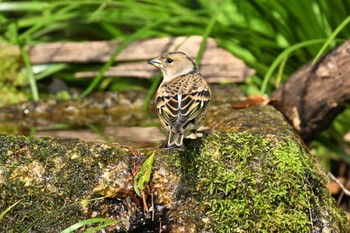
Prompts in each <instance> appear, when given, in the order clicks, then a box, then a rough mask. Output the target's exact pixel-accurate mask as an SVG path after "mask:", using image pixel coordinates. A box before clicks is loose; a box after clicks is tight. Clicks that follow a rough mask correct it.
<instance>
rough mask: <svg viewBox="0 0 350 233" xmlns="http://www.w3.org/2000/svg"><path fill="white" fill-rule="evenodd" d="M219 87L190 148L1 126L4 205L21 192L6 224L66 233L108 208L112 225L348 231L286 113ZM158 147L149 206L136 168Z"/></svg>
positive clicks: (0, 205) (7, 228)
mask: <svg viewBox="0 0 350 233" xmlns="http://www.w3.org/2000/svg"><path fill="white" fill-rule="evenodd" d="M223 90H224V92H227V89H223ZM227 93H229V92H227ZM216 96H219V98H217V99H216V100H213V104H212V106H211V109H210V111H209V117H208V119H207V122H206V123H207V125H208V126H210V127H211V129H212V130H211V132H210V133H208V134H207V135H206V136H205V137H203V138H199V139H196V140H186V142H185V143H186V149H185V150H184V151H177V150H170V149H163V150H159V149H154V148H148V149H132V148H128V147H125V146H121V145H119V144H107V143H86V142H83V141H80V140H74V139H52V138H31V137H24V136H9V135H0V210H1V211H3V210H5V209H6V208H7V207H9V206H11V205H12V204H14V203H16V202H18V201H19V203H18V204H17V205H15V206H14V207H12V208H11V209H10V211H9V212H8V213H6V214H5V216H4V217H3V219H0V231H1V232H18V231H20V232H22V231H25V230H26V229H27V230H28V229H30V231H31V232H60V231H62V230H63V229H65V228H67V227H68V226H70V225H72V224H74V223H76V222H78V221H80V220H83V219H89V218H93V217H104V218H109V219H113V220H120V222H119V223H118V224H116V225H111V226H109V227H107V228H106V229H105V230H106V231H107V232H124V230H127V231H128V232H159V228H160V227H161V228H162V230H163V232H175V233H177V232H349V225H348V223H347V218H346V215H345V214H344V212H343V211H342V210H340V209H339V208H338V207H337V206H336V205H335V202H334V200H333V199H332V197H331V196H330V194H329V192H328V189H327V183H328V179H327V176H326V175H325V173H324V172H323V171H322V170H321V169H320V168H319V166H318V165H317V161H316V159H315V158H313V157H312V156H310V155H309V154H308V153H307V151H306V149H305V148H304V147H303V144H302V143H301V142H300V141H299V138H298V137H297V136H296V135H295V133H294V131H293V129H292V128H291V127H290V126H289V124H288V123H287V122H285V120H284V119H283V116H282V115H281V114H280V113H278V112H277V111H276V110H274V108H272V107H270V106H265V105H255V106H252V107H249V108H245V109H238V110H237V109H233V108H232V102H230V101H229V100H228V98H225V97H224V96H221V97H220V93H218V92H217V95H216ZM153 152H155V153H156V156H155V161H154V167H153V171H152V177H151V182H150V185H149V188H150V189H149V192H148V191H145V200H146V203H145V205H146V206H148V209H149V210H150V211H149V212H147V210H146V209H144V205H143V201H142V199H141V198H140V197H138V196H137V195H136V194H135V192H134V190H133V174H134V173H135V171H137V168H138V166H139V165H141V164H142V162H143V161H144V160H145V158H146V157H147V156H148V155H149V154H151V153H153ZM91 226H93V225H91ZM91 226H89V227H91ZM85 229H86V228H85Z"/></svg>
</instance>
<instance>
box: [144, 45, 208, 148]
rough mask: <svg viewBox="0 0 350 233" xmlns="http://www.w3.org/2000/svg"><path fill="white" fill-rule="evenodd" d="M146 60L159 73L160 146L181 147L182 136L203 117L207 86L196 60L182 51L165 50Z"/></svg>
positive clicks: (206, 104) (199, 123)
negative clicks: (164, 131)
mask: <svg viewBox="0 0 350 233" xmlns="http://www.w3.org/2000/svg"><path fill="white" fill-rule="evenodd" d="M148 63H149V64H151V65H153V66H155V67H156V68H158V69H160V70H161V72H162V74H163V80H162V82H161V84H160V85H159V87H158V90H157V93H156V96H155V103H156V107H157V110H158V116H159V119H160V122H161V125H162V126H163V127H164V128H166V129H167V131H168V137H167V139H166V140H165V141H164V143H163V144H162V145H161V146H160V147H161V148H176V149H180V150H183V149H184V148H185V147H184V145H183V139H184V138H186V137H187V136H189V135H190V134H191V133H194V132H196V131H197V129H198V128H199V126H200V125H201V123H202V121H203V120H204V118H205V116H206V112H207V107H208V103H209V101H210V99H211V90H210V88H209V85H208V83H207V82H206V81H205V79H204V78H203V77H202V75H201V74H200V72H199V70H198V68H197V66H196V63H195V62H194V61H193V60H192V59H191V58H190V57H189V56H188V55H186V54H185V53H183V52H179V51H175V52H167V53H164V54H163V55H161V56H160V57H157V58H154V59H151V60H149V61H148Z"/></svg>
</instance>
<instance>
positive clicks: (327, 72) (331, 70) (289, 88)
mask: <svg viewBox="0 0 350 233" xmlns="http://www.w3.org/2000/svg"><path fill="white" fill-rule="evenodd" d="M349 64H350V41H347V42H345V43H344V44H342V45H341V46H339V47H338V48H336V49H335V50H334V51H332V52H330V53H329V54H326V55H324V56H323V57H322V58H321V59H320V61H318V62H317V63H316V64H315V65H312V64H311V63H310V64H308V65H305V66H303V67H302V68H300V69H299V70H298V71H296V72H295V73H294V74H293V75H291V76H290V77H289V78H288V80H287V81H286V82H285V83H284V84H283V85H282V86H281V87H280V88H278V89H277V90H276V91H275V92H274V93H272V95H271V99H272V100H273V102H274V105H275V106H276V107H277V108H278V109H279V110H280V111H281V112H282V113H283V114H284V115H285V116H286V117H287V118H288V119H289V120H290V122H292V123H293V125H294V128H295V129H297V130H298V131H299V133H300V135H301V137H302V138H303V139H304V140H305V141H306V142H310V141H312V140H313V139H314V138H315V137H316V136H317V135H318V134H319V133H320V132H321V131H322V130H324V129H326V128H328V127H329V126H330V124H331V123H332V121H333V120H334V118H335V117H336V116H337V115H338V114H339V113H340V112H342V111H343V110H344V109H345V106H344V105H343V103H350V65H349Z"/></svg>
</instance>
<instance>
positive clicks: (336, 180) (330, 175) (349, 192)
mask: <svg viewBox="0 0 350 233" xmlns="http://www.w3.org/2000/svg"><path fill="white" fill-rule="evenodd" d="M327 175H328V177H329V178H330V179H331V180H333V181H334V182H335V183H337V184H338V185H339V187H340V188H341V190H343V192H344V194H345V195H346V196H350V191H349V190H348V189H346V188H345V187H344V185H343V184H342V183H340V181H339V180H338V179H337V178H335V176H334V175H333V174H332V173H330V172H327Z"/></svg>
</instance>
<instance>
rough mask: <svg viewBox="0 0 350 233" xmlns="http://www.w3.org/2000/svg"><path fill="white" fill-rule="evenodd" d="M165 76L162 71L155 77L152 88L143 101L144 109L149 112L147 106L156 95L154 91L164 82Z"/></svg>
mask: <svg viewBox="0 0 350 233" xmlns="http://www.w3.org/2000/svg"><path fill="white" fill-rule="evenodd" d="M162 79H163V76H162V74H161V73H159V74H158V75H157V76H156V77H155V78H154V81H153V82H152V86H151V88H150V89H149V90H148V92H147V95H146V98H145V101H144V102H143V109H142V110H143V111H144V112H147V108H148V105H149V103H150V102H151V99H152V98H153V96H154V93H155V92H156V91H157V88H158V86H159V84H160V83H161V82H162Z"/></svg>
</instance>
